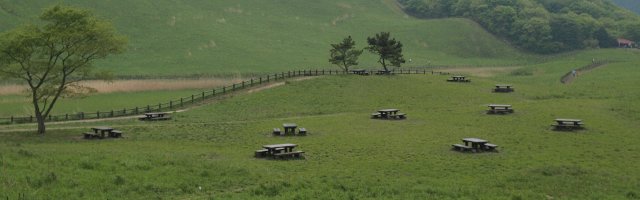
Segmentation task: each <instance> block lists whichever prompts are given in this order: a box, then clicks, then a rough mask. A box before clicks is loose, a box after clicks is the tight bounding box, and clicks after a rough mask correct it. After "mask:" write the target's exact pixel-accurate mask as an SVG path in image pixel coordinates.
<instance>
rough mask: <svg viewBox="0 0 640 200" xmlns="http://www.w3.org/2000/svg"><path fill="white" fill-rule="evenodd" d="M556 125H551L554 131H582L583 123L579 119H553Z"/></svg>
mask: <svg viewBox="0 0 640 200" xmlns="http://www.w3.org/2000/svg"><path fill="white" fill-rule="evenodd" d="M555 121H556V124H554V125H552V126H553V127H554V128H555V129H556V130H573V129H583V128H584V127H583V125H584V123H582V120H581V119H555Z"/></svg>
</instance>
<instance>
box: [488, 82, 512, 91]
mask: <svg viewBox="0 0 640 200" xmlns="http://www.w3.org/2000/svg"><path fill="white" fill-rule="evenodd" d="M513 91H515V90H514V88H513V86H511V85H507V84H498V85H496V88H494V89H493V92H513Z"/></svg>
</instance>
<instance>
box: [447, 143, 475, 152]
mask: <svg viewBox="0 0 640 200" xmlns="http://www.w3.org/2000/svg"><path fill="white" fill-rule="evenodd" d="M451 147H453V149H454V150H456V151H462V152H464V151H471V150H472V148H471V147H468V146H465V145H462V144H452V145H451Z"/></svg>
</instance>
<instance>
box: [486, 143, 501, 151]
mask: <svg viewBox="0 0 640 200" xmlns="http://www.w3.org/2000/svg"><path fill="white" fill-rule="evenodd" d="M484 147H485V150H487V151H495V150H496V148H498V145H495V144H491V143H486V144H484Z"/></svg>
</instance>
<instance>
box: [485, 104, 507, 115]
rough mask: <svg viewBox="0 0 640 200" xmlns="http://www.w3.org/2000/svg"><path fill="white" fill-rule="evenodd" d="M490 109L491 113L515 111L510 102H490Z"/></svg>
mask: <svg viewBox="0 0 640 200" xmlns="http://www.w3.org/2000/svg"><path fill="white" fill-rule="evenodd" d="M488 107H489V110H488V111H487V112H488V113H489V114H505V113H513V109H512V108H511V105H508V104H489V105H488Z"/></svg>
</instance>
